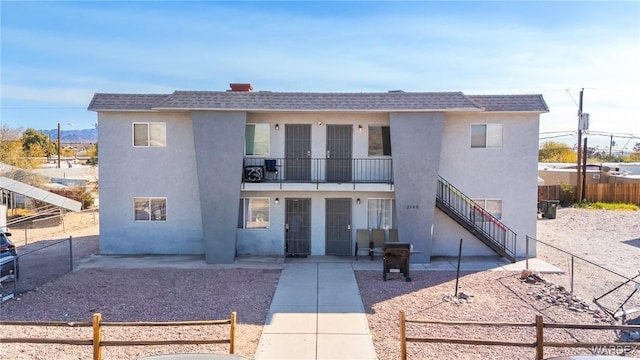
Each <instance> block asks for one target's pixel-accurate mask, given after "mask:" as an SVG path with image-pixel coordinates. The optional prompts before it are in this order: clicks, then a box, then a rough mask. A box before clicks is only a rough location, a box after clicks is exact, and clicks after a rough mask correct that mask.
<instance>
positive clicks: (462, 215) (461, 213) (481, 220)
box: [436, 176, 516, 262]
mask: <svg viewBox="0 0 640 360" xmlns="http://www.w3.org/2000/svg"><path fill="white" fill-rule="evenodd" d="M436 205H437V206H438V207H440V208H441V209H442V210H443V211H445V212H446V213H447V215H449V216H450V217H452V218H453V219H454V220H456V221H457V222H458V223H459V224H461V225H462V226H464V227H465V228H467V229H468V230H469V231H470V232H471V233H473V234H475V235H476V237H477V238H478V239H480V240H481V241H482V242H484V243H485V244H487V245H488V246H489V247H490V248H492V249H493V250H494V251H496V252H497V253H498V254H500V255H502V256H504V257H506V258H508V259H509V260H511V261H512V262H515V259H516V233H515V232H513V231H512V230H511V229H509V227H507V226H506V225H505V224H504V223H503V222H501V221H500V220H499V219H498V218H496V217H495V216H493V215H491V214H490V213H489V212H487V211H486V210H485V209H484V208H483V207H482V206H480V205H479V204H477V203H476V202H474V201H473V200H471V198H469V197H468V196H466V195H465V194H463V193H462V192H461V191H460V190H458V189H457V188H456V187H455V186H453V185H451V184H449V183H448V182H447V181H446V180H444V179H443V178H442V177H440V176H438V189H437V193H436Z"/></svg>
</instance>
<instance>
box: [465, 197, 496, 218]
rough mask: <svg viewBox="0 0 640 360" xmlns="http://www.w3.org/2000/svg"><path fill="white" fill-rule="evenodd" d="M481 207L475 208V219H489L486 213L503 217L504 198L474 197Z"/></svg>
mask: <svg viewBox="0 0 640 360" xmlns="http://www.w3.org/2000/svg"><path fill="white" fill-rule="evenodd" d="M472 200H473V201H474V202H475V203H476V204H478V205H479V206H480V207H481V209H476V210H475V214H474V215H475V221H489V217H488V216H486V214H485V213H488V214H491V215H493V216H494V217H495V218H496V219H498V220H500V219H502V200H497V199H472Z"/></svg>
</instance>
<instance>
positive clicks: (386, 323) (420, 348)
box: [356, 209, 640, 360]
mask: <svg viewBox="0 0 640 360" xmlns="http://www.w3.org/2000/svg"><path fill="white" fill-rule="evenodd" d="M639 227H640V211H637V212H614V211H595V210H586V209H558V212H557V219H555V220H539V221H538V235H537V238H538V239H539V240H542V241H545V242H546V243H550V244H553V245H555V246H558V247H561V248H563V249H567V250H569V251H572V252H575V253H579V254H581V255H582V256H584V257H586V258H589V259H592V258H593V260H594V261H595V262H597V263H599V264H601V265H604V266H606V267H612V268H615V269H616V270H617V271H624V272H625V274H630V273H631V274H633V273H637V270H638V268H639V264H640V228H639ZM545 248H546V249H545ZM538 250H539V253H538V255H539V256H540V257H542V258H545V259H551V260H553V261H555V262H558V263H564V264H566V260H567V255H566V254H563V253H561V252H559V251H556V250H553V249H551V248H549V247H547V246H542V245H539V246H538ZM592 255H595V256H592ZM565 268H566V266H565ZM594 269H598V268H596V267H594V266H591V265H589V266H586V270H585V271H588V273H587V275H584V276H576V278H575V281H576V283H575V286H576V288H580V289H584V288H588V285H589V284H590V283H594V282H596V283H597V282H598V281H597V278H596V281H594V278H593V277H591V276H593V275H601V272H603V273H604V275H603V276H605V275H606V274H609V273H608V272H604V271H602V270H594ZM577 271H579V269H576V272H577ZM411 275H412V282H409V283H407V282H404V281H401V280H400V279H397V280H395V281H387V282H386V283H384V282H383V281H382V279H381V277H380V273H379V272H368V271H361V272H357V273H356V277H357V280H358V284H359V286H360V292H361V294H362V300H363V303H364V305H365V309H367V318H368V320H369V327H370V329H371V334H372V336H373V339H374V346H375V349H376V353H377V354H378V358H379V359H381V360H386V359H398V358H399V353H400V345H399V337H398V336H399V335H398V334H399V325H398V322H399V311H400V310H404V311H405V313H406V317H407V318H408V319H429V320H459V321H487V322H528V323H531V322H533V321H534V318H535V315H542V316H543V317H544V321H545V322H557V323H578V324H593V323H603V321H606V322H604V323H608V321H609V320H608V319H609V318H606V317H605V318H604V319H603V317H604V313H603V312H601V313H600V314H601V316H603V317H598V316H597V315H596V316H594V314H593V313H591V312H586V311H585V312H577V311H572V310H569V309H568V308H567V307H566V306H560V305H552V304H549V303H548V302H545V301H540V300H537V299H536V297H535V293H537V292H539V290H540V289H541V288H544V287H546V286H547V285H544V284H540V283H538V284H528V283H525V282H523V281H521V280H520V273H510V272H491V271H485V272H477V273H469V272H467V273H463V274H461V277H460V280H459V284H460V287H459V291H461V292H464V293H466V294H471V295H473V302H472V303H463V304H457V303H454V302H452V301H446V300H445V299H449V297H450V296H451V295H453V294H454V292H455V276H456V274H455V272H412V274H411ZM543 277H544V278H545V279H547V280H549V281H551V282H554V283H555V282H556V281H561V280H562V281H564V280H566V279H567V278H568V275H566V274H565V275H543ZM618 280H619V279H618ZM600 294H602V292H601V293H600ZM628 294H629V293H627V294H626V295H628ZM638 297H640V294H638V293H636V295H635V297H634V298H635V299H637V298H638ZM583 300H584V299H583ZM591 308H592V309H594V310H599V309H597V308H596V307H595V306H592V307H591ZM618 335H619V334H616V333H615V332H613V331H585V330H563V331H560V330H555V331H554V330H545V338H546V339H547V340H551V341H562V342H566V341H581V342H585V341H590V342H594V341H605V342H610V341H616V340H618V338H619V336H618ZM407 336H416V337H421V336H422V337H426V336H428V337H452V338H467V339H499V340H514V341H530V342H532V341H534V339H535V331H534V329H533V328H528V329H525V330H522V329H515V328H479V327H445V326H434V325H419V326H416V325H415V324H411V325H409V326H408V328H407ZM407 352H408V358H409V359H483V360H484V359H532V358H534V356H535V351H534V350H533V349H527V348H516V347H502V346H500V347H498V346H470V345H449V344H429V343H409V344H408V346H407ZM615 352H616V350H614V351H613V352H610V353H615ZM617 352H618V353H619V352H621V350H620V349H618V351H617ZM575 353H582V354H589V353H591V352H590V350H580V349H562V348H545V356H552V355H553V356H560V355H564V354H575ZM426 354H428V355H426ZM633 354H634V355H635V356H637V357H640V348H635V349H634V350H633Z"/></svg>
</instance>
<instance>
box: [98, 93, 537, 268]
mask: <svg viewBox="0 0 640 360" xmlns="http://www.w3.org/2000/svg"><path fill="white" fill-rule="evenodd" d="M231 88H232V89H231V91H176V92H174V93H172V94H96V95H95V96H94V98H93V100H92V101H91V104H90V105H89V110H92V111H96V112H97V113H98V131H99V133H100V189H99V190H100V199H101V204H100V251H101V253H102V254H204V255H205V256H206V260H207V262H208V263H230V262H233V260H234V258H235V256H236V255H239V254H254V255H353V254H354V246H355V239H356V230H357V229H383V230H388V229H397V232H398V236H399V240H400V241H401V242H409V243H411V244H412V245H413V249H414V250H415V251H416V253H415V254H414V255H412V262H428V261H429V260H430V258H431V257H432V256H437V255H456V254H457V252H458V245H459V239H461V238H463V239H464V244H463V254H464V255H489V254H494V251H496V252H498V253H500V254H502V255H505V256H508V257H510V258H512V259H513V258H514V257H515V256H518V257H522V256H524V254H525V237H526V235H531V236H535V235H536V216H535V214H536V209H537V207H536V202H537V181H536V178H537V176H536V172H537V164H538V163H537V159H538V130H539V116H540V114H541V113H545V112H548V108H547V106H546V104H545V102H544V100H543V98H542V96H541V95H489V96H485V95H482V96H467V95H464V94H463V93H461V92H447V93H408V92H402V91H391V92H388V93H279V92H270V91H257V92H253V91H252V87H251V85H249V84H232V86H231ZM465 195H466V196H465ZM471 199H473V200H474V201H472V200H471ZM490 214H491V215H490ZM512 231H513V232H512ZM515 234H517V237H516V235H515ZM387 236H388V235H387ZM481 240H482V241H481ZM492 249H493V250H492ZM529 254H535V245H534V242H532V244H530V249H529Z"/></svg>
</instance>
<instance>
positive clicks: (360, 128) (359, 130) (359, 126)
mask: <svg viewBox="0 0 640 360" xmlns="http://www.w3.org/2000/svg"><path fill="white" fill-rule="evenodd" d="M358 132H359V133H361V132H362V125H358Z"/></svg>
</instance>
